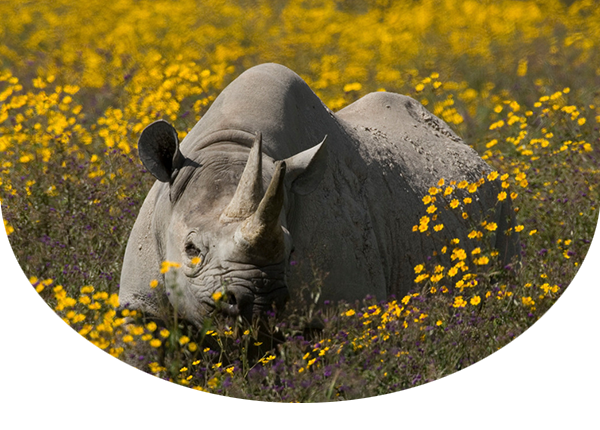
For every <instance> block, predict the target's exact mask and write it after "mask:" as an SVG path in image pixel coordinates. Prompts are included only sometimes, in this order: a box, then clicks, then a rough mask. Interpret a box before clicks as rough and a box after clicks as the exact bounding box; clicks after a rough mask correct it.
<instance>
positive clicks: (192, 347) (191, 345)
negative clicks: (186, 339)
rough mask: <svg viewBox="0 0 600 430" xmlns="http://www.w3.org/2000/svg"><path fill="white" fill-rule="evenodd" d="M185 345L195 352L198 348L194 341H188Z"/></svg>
mask: <svg viewBox="0 0 600 430" xmlns="http://www.w3.org/2000/svg"><path fill="white" fill-rule="evenodd" d="M187 347H188V349H189V350H190V351H191V352H195V351H196V350H197V349H198V345H196V343H195V342H190V343H188V346H187Z"/></svg>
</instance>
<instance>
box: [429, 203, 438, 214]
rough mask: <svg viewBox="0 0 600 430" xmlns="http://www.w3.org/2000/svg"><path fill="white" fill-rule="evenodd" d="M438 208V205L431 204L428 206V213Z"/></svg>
mask: <svg viewBox="0 0 600 430" xmlns="http://www.w3.org/2000/svg"><path fill="white" fill-rule="evenodd" d="M436 210H437V207H435V205H430V206H428V207H427V213H428V214H432V213H434V212H435V211H436Z"/></svg>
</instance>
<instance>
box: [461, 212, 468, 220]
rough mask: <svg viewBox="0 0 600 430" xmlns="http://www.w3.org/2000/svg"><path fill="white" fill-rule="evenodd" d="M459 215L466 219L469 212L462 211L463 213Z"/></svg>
mask: <svg viewBox="0 0 600 430" xmlns="http://www.w3.org/2000/svg"><path fill="white" fill-rule="evenodd" d="M461 216H462V217H463V219H467V218H469V214H468V213H466V212H463V213H462V214H461Z"/></svg>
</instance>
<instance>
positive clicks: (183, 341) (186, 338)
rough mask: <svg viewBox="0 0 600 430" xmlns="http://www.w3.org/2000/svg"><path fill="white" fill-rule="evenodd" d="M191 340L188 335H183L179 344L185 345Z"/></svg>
mask: <svg viewBox="0 0 600 430" xmlns="http://www.w3.org/2000/svg"><path fill="white" fill-rule="evenodd" d="M189 341H190V338H189V337H187V336H181V337H180V338H179V344H180V345H182V346H183V345H185V344H186V343H188V342H189Z"/></svg>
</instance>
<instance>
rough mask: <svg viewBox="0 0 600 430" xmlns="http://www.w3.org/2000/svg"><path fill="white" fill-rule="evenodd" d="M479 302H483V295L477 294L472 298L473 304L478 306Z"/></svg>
mask: <svg viewBox="0 0 600 430" xmlns="http://www.w3.org/2000/svg"><path fill="white" fill-rule="evenodd" d="M479 303H481V297H479V296H475V297H473V298H471V304H472V305H473V306H477V305H478V304H479Z"/></svg>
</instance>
